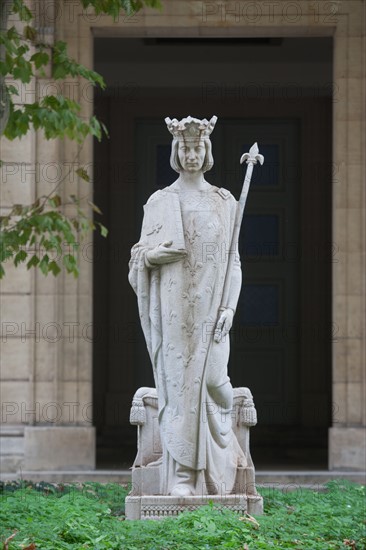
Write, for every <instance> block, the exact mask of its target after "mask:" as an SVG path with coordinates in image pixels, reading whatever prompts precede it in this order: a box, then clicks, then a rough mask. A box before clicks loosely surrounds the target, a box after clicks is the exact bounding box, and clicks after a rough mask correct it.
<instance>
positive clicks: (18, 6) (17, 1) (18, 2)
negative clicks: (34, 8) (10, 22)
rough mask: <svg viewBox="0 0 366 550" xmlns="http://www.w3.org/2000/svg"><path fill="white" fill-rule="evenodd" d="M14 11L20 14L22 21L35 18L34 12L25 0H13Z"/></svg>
mask: <svg viewBox="0 0 366 550" xmlns="http://www.w3.org/2000/svg"><path fill="white" fill-rule="evenodd" d="M13 11H14V13H17V14H18V15H19V18H20V20H21V21H30V20H31V19H33V15H32V12H31V11H30V9H29V8H27V6H26V5H25V4H24V2H23V0H13Z"/></svg>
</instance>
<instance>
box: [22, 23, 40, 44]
mask: <svg viewBox="0 0 366 550" xmlns="http://www.w3.org/2000/svg"><path fill="white" fill-rule="evenodd" d="M23 34H24V36H25V38H26V39H27V40H30V41H31V42H33V40H35V39H36V38H37V31H36V29H35V28H34V27H31V26H30V25H26V26H25V27H24V30H23Z"/></svg>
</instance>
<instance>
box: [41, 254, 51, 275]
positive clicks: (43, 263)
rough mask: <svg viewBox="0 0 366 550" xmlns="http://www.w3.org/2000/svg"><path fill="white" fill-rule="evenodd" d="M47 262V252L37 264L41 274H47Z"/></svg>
mask: <svg viewBox="0 0 366 550" xmlns="http://www.w3.org/2000/svg"><path fill="white" fill-rule="evenodd" d="M48 262H49V257H48V255H47V254H45V255H44V256H43V258H42V260H41V262H40V264H39V269H40V270H41V271H42V273H43V275H48V271H49V269H48Z"/></svg>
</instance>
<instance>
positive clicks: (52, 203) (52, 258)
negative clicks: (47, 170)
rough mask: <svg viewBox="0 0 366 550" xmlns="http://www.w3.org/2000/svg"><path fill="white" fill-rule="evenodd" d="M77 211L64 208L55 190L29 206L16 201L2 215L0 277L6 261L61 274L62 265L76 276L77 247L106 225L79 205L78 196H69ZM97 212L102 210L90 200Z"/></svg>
mask: <svg viewBox="0 0 366 550" xmlns="http://www.w3.org/2000/svg"><path fill="white" fill-rule="evenodd" d="M70 201H71V203H72V205H73V207H74V210H75V215H74V216H66V215H65V214H64V213H63V212H62V208H63V206H65V205H64V204H63V202H62V199H61V197H60V196H59V195H58V194H56V193H53V194H51V195H49V196H44V197H40V198H39V199H37V201H36V202H34V203H33V204H31V205H29V206H23V205H21V204H15V205H14V206H13V208H12V210H11V212H10V213H9V214H8V215H7V216H3V217H2V218H0V224H1V225H0V279H1V278H2V277H3V276H4V275H5V267H4V266H5V264H6V262H7V261H9V260H11V261H12V262H14V265H15V266H18V264H20V263H26V265H27V268H28V269H30V268H32V267H38V268H39V269H40V270H41V272H42V273H43V274H44V275H48V273H52V274H53V275H55V276H56V275H58V274H59V273H60V271H61V268H62V266H64V267H65V269H66V271H67V273H72V274H73V275H74V276H75V277H77V276H78V274H79V268H78V261H77V259H78V249H79V246H80V242H81V241H82V239H83V238H84V237H85V235H86V234H87V233H88V232H89V231H90V230H93V229H95V227H96V225H98V226H99V228H100V231H101V234H102V235H103V236H107V233H108V232H107V229H106V228H105V227H104V226H103V225H102V224H101V223H100V222H96V221H93V220H92V219H90V218H89V217H88V215H87V214H85V212H84V210H83V209H82V208H80V203H79V201H78V200H77V199H76V197H75V196H72V197H70ZM88 202H89V204H90V205H91V207H92V208H93V210H94V211H95V212H97V213H98V214H101V211H100V210H99V208H98V207H97V206H95V205H94V204H93V203H92V202H91V201H88Z"/></svg>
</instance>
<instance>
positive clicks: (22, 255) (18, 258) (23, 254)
mask: <svg viewBox="0 0 366 550" xmlns="http://www.w3.org/2000/svg"><path fill="white" fill-rule="evenodd" d="M27 256H28V254H27V253H26V251H25V250H20V251H19V252H18V253H17V254H16V255H15V258H14V265H15V267H17V265H18V264H19V263H20V262H24V261H25V260H26V259H27Z"/></svg>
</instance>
